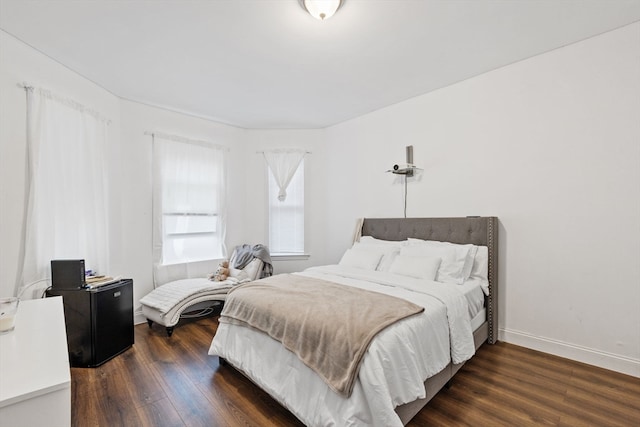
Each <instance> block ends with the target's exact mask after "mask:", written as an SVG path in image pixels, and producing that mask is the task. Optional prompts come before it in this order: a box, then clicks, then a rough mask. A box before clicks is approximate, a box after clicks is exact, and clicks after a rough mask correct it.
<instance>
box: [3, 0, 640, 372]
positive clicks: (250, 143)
mask: <svg viewBox="0 0 640 427" xmlns="http://www.w3.org/2000/svg"><path fill="white" fill-rule="evenodd" d="M19 3H24V4H26V5H27V6H26V9H21V8H18V9H17V12H20V13H19V14H18V15H17V16H15V15H10V12H11V11H15V10H16V9H13V8H16V7H18V6H16V5H18V4H19ZM45 3H46V2H10V1H2V3H0V19H1V21H0V23H1V28H2V30H3V31H1V32H0V43H1V45H0V85H1V86H0V93H1V94H2V96H1V100H0V114H1V116H0V121H1V122H2V126H1V129H0V150H1V151H0V185H1V187H0V201H1V207H0V209H2V211H1V216H0V218H1V221H0V236H2V239H1V242H0V252H1V256H0V293H1V294H2V295H3V296H4V295H13V294H14V293H15V291H16V284H17V276H18V264H19V250H18V249H19V248H20V246H21V241H22V236H21V230H22V223H23V217H24V205H25V194H26V193H25V192H26V190H25V188H24V187H25V174H26V171H25V167H24V165H25V162H26V159H25V156H26V142H25V140H26V137H25V127H26V125H25V108H26V106H25V96H24V91H23V90H21V89H20V88H18V87H17V84H18V83H20V82H28V83H30V84H33V85H36V86H42V87H46V88H48V89H51V90H54V91H56V92H58V93H60V94H62V95H64V96H67V97H69V98H73V99H75V100H77V101H78V102H80V103H82V104H85V105H89V106H91V107H92V108H93V109H96V110H98V111H100V112H101V113H102V114H103V115H104V116H106V117H108V118H109V119H110V120H111V121H112V124H111V127H110V135H111V136H112V139H111V140H110V142H111V144H112V145H111V152H110V156H109V161H108V165H109V176H110V181H109V184H110V187H111V193H110V194H111V197H110V199H109V201H110V207H109V211H110V212H111V215H110V216H109V220H110V224H109V225H110V229H112V230H113V232H112V234H111V235H110V242H111V246H110V255H111V265H110V272H112V273H114V274H122V275H126V276H129V277H132V278H133V279H134V283H135V289H134V300H135V301H138V300H139V299H140V298H141V297H142V296H144V295H145V294H146V293H148V292H149V291H150V290H151V289H152V287H153V285H152V268H151V266H152V253H151V227H150V221H151V163H150V159H151V152H150V140H149V137H148V136H147V135H145V132H149V131H164V132H170V133H173V134H178V135H183V136H188V137H193V138H199V139H205V140H210V141H214V142H216V143H218V144H222V145H226V146H228V147H230V152H229V154H230V155H229V157H230V159H229V162H230V163H229V170H230V171H231V172H230V177H229V185H230V188H229V193H230V194H233V195H235V196H234V197H229V201H228V208H227V209H228V222H227V236H228V242H227V245H228V247H233V246H234V245H236V244H240V243H242V242H253V241H264V240H265V238H266V219H264V212H265V206H266V203H267V200H266V196H265V192H264V191H263V189H264V186H265V184H264V179H265V167H264V161H263V159H262V158H261V157H260V156H259V155H257V154H256V152H257V151H260V150H264V149H266V148H270V147H281V146H285V147H288V146H297V147H301V148H304V149H306V150H308V151H311V152H312V153H311V154H310V155H309V158H308V162H307V163H306V164H305V166H306V168H307V169H306V176H307V181H306V187H305V198H306V218H305V220H306V224H307V227H306V230H305V241H306V245H307V247H306V249H307V251H308V253H309V254H310V255H311V256H310V258H309V259H308V260H297V261H276V262H275V268H276V270H277V271H280V272H286V271H298V270H301V269H303V268H306V267H309V266H312V265H321V264H329V263H335V262H336V261H337V260H338V259H339V257H340V256H341V254H342V253H343V252H344V250H345V249H346V248H347V247H348V246H349V243H350V239H351V235H352V232H353V229H354V227H355V222H356V218H359V217H400V216H402V214H403V188H402V185H401V183H399V182H396V181H395V180H394V179H393V177H392V176H390V174H386V173H385V170H387V169H389V168H390V167H391V166H392V164H393V163H400V162H402V161H403V159H404V148H405V146H407V145H413V146H414V149H415V162H416V164H417V165H418V166H420V167H421V168H423V169H424V171H423V173H422V175H421V177H420V179H419V180H416V181H414V182H410V183H409V186H408V198H407V202H408V203H407V204H408V207H407V216H409V217H420V216H422V217H427V216H428V217H440V216H465V215H495V216H497V217H498V218H499V220H500V236H501V237H500V239H501V242H500V243H501V251H502V252H501V269H502V270H501V276H500V277H501V285H502V293H501V300H500V301H499V305H500V310H501V313H502V317H501V324H500V336H501V340H504V341H506V342H509V343H513V344H517V345H522V346H525V347H528V348H532V349H536V350H541V351H544V352H548V353H551V354H556V355H560V356H563V357H567V358H570V359H574V360H578V361H582V362H586V363H589V364H593V365H596V366H601V367H604V368H607V369H611V370H614V371H618V372H623V373H627V374H630V375H634V376H640V333H639V328H640V306H639V304H640V286H638V284H639V283H640V263H639V262H638V259H639V258H640V243H639V242H640V187H639V186H640V184H639V183H640V152H639V151H640V144H638V141H639V140H640V129H639V127H638V117H639V115H640V81H639V79H638V75H639V74H640V64H639V61H638V54H637V52H638V51H639V50H640V37H639V33H640V23H639V22H638V19H640V13H639V12H638V2H633V1H630V2H625V1H621V2H615V4H616V7H612V6H609V4H610V2H606V4H607V6H603V4H605V2H587V3H588V4H589V5H591V6H592V7H593V8H594V9H593V10H592V11H591V14H588V16H590V17H591V18H592V20H593V19H594V17H596V18H598V19H602V21H605V19H604V17H601V16H600V15H599V14H601V15H603V16H607V15H606V12H607V11H611V10H614V11H616V10H618V11H621V12H620V13H619V16H622V18H619V19H620V20H619V21H616V22H617V23H616V24H615V25H612V26H611V27H604V28H600V29H598V30H596V31H595V32H593V33H590V34H585V35H583V36H582V37H579V38H577V39H576V40H573V41H572V42H571V43H566V45H562V46H556V47H554V48H551V49H547V50H546V51H544V52H540V53H539V54H535V55H530V57H527V58H522V60H519V61H517V62H513V63H508V64H503V65H502V66H500V67H494V68H491V69H487V70H484V72H482V73H478V74H477V75H474V76H469V78H466V79H460V81H456V82H451V83H450V84H448V85H446V86H443V87H440V88H438V89H437V90H433V91H430V92H428V93H424V94H421V95H419V96H415V97H412V98H410V99H406V100H404V101H402V102H398V103H393V105H385V106H384V107H383V108H379V109H376V111H372V112H367V113H366V114H360V115H358V116H354V117H350V118H349V119H348V120H346V119H345V120H344V121H341V122H340V123H332V124H331V125H326V126H317V125H315V126H305V127H301V128H299V129H284V128H282V126H278V125H273V126H266V125H260V126H246V125H238V126H233V125H228V124H224V123H222V122H220V121H219V120H218V121H216V120H211V119H210V118H207V117H204V118H203V117H197V112H191V113H192V114H185V113H181V112H180V110H184V111H187V107H186V106H185V107H180V106H178V107H175V106H171V105H168V107H170V108H159V107H154V106H152V105H149V104H152V103H151V102H138V101H136V100H135V99H137V98H138V97H137V95H136V92H135V91H134V90H133V89H131V92H127V93H122V94H119V93H116V92H111V91H110V88H108V87H101V86H100V85H97V84H95V83H93V82H92V81H91V79H89V78H87V76H83V75H82V73H78V72H77V70H76V68H77V67H76V65H77V66H79V64H74V63H65V62H62V61H60V62H58V61H56V60H55V59H52V57H49V56H47V55H46V53H47V51H46V47H47V44H43V45H42V46H41V47H40V48H39V49H38V47H39V46H38V45H36V44H35V42H33V44H32V43H29V41H28V40H25V41H26V43H25V41H20V38H21V37H20V35H19V34H14V32H15V33H18V32H19V31H20V30H19V28H20V26H23V27H25V28H26V27H27V25H28V24H29V22H34V23H36V24H37V23H39V22H41V21H45V22H46V21H47V18H46V17H47V16H48V15H53V16H55V14H54V13H53V10H49V9H48V8H47V6H45ZM56 3H57V6H58V7H62V6H63V5H64V4H65V2H56ZM289 3H292V4H290V5H289ZM363 3H366V2H357V1H353V2H350V1H347V2H346V3H345V6H344V8H343V9H341V10H340V11H339V12H338V13H337V14H336V16H334V17H332V18H331V20H330V21H327V22H325V23H324V24H333V25H334V26H335V27H337V26H339V25H340V21H339V19H341V18H343V19H347V18H349V19H355V17H353V14H355V13H356V12H355V11H356V10H357V9H358V8H361V7H364V6H363ZM428 3H429V2H428ZM486 3H487V4H491V3H494V2H486ZM563 3H564V4H565V5H567V4H569V3H573V2H563ZM245 4H250V2H249V3H246V2H245ZM274 4H275V5H278V7H279V8H280V10H282V11H283V15H282V17H281V18H280V19H283V20H284V19H305V21H304V22H305V23H307V24H309V25H312V24H316V23H315V22H309V21H306V18H307V17H306V16H305V15H303V14H302V13H299V12H300V8H299V6H298V5H297V4H296V1H291V2H284V1H283V2H274ZM283 4H284V5H286V6H284V5H283ZM598 5H599V7H600V8H601V9H600V10H599V9H598ZM67 7H70V6H69V5H68V4H67ZM289 7H290V8H291V9H294V10H292V11H289ZM496 7H498V6H496ZM567 7H569V6H567ZM627 8H628V9H627ZM17 12H16V13H17ZM81 12H83V13H87V14H89V15H88V16H95V15H96V14H98V13H100V9H99V8H98V6H97V5H93V6H87V7H86V10H82V11H81V10H78V9H76V13H81ZM561 12H562V10H558V16H560V17H566V16H567V15H562V13H561ZM564 13H568V12H567V11H564ZM61 15H62V14H61ZM612 15H614V16H616V15H615V14H613V13H612ZM570 16H571V15H570ZM29 17H31V18H29ZM18 18H20V20H19V21H14V19H18ZM58 18H59V19H63V18H64V16H58ZM165 19H166V20H165V21H161V22H163V23H164V24H166V25H168V24H170V23H172V22H174V21H172V20H170V19H168V18H166V17H165ZM274 19H275V18H274ZM612 19H613V18H612ZM5 20H6V21H5ZM576 20H577V19H576ZM62 22H64V21H62ZM88 22H89V21H88ZM104 22H107V20H105V21H104ZM382 22H384V21H382ZM123 25H124V24H123ZM271 25H273V26H274V27H275V28H278V26H279V25H281V21H277V20H276V21H274V22H273V23H272V24H271ZM297 25H300V26H301V27H302V25H303V24H297ZM342 25H344V24H342ZM558 26H559V28H560V29H562V28H563V24H562V23H559V24H558ZM145 28H147V27H145ZM312 28H314V29H315V30H316V31H318V29H317V28H318V27H317V26H315V27H312ZM329 28H331V27H329ZM339 28H341V27H339ZM568 28H572V27H571V26H569V25H568V24H567V29H568ZM84 31H90V29H89V28H85V29H84ZM256 31H257V30H256ZM297 31H302V28H297ZM60 33H61V34H65V33H64V32H62V31H60ZM543 33H544V34H546V32H545V31H544V30H543V29H542V26H541V27H539V28H537V29H534V30H532V34H535V35H536V37H542V34H543ZM47 34H49V33H42V34H40V36H41V37H44V38H46V37H47ZM67 35H68V36H69V37H71V36H72V34H71V33H69V34H67ZM152 36H153V34H149V35H148V37H152ZM52 37H53V36H52ZM59 37H61V36H59ZM532 37H533V36H532ZM56 40H58V42H56ZM71 40H72V39H62V38H59V39H56V38H55V37H53V38H52V39H51V41H53V42H54V43H52V44H53V45H54V46H55V45H56V44H60V45H64V44H65V43H69V44H70V43H71ZM42 43H44V42H42ZM334 43H336V44H339V41H334ZM70 45H71V44H70ZM32 46H33V47H32ZM71 46H73V45H71ZM386 48H387V51H388V52H389V55H391V56H392V57H395V56H394V49H395V48H394V46H386ZM39 50H41V51H42V52H44V53H45V54H43V53H42V52H40V51H39ZM137 53H140V52H137V51H131V52H130V53H129V54H130V55H131V56H133V55H135V54H137ZM54 58H55V57H54ZM102 59H103V60H105V61H109V59H110V58H108V57H106V58H102ZM164 60H166V61H172V60H173V59H172V58H164ZM107 63H108V62H107ZM112 69H113V68H112ZM119 72H120V69H119V68H116V69H115V70H114V71H113V74H114V75H117V74H119ZM144 75H145V74H144V73H142V74H140V75H136V76H131V77H130V79H125V80H127V83H128V85H130V87H131V88H135V87H136V86H141V85H144V84H145V81H144ZM186 79H187V77H185V76H184V75H175V76H172V79H171V80H169V81H168V83H167V92H173V91H181V90H182V87H181V86H182V84H185V80H186ZM310 84H311V82H310ZM375 90H376V91H379V90H380V88H379V87H376V88H375ZM334 95H335V94H334ZM263 96H264V99H263V101H262V102H264V103H269V102H270V101H273V100H274V99H276V98H278V95H277V94H274V93H270V94H269V93H267V94H265V95H263ZM407 98H409V97H407ZM315 102H316V101H315V100H314V101H313V102H310V103H309V104H310V105H315ZM171 107H172V108H171ZM462 153H464V154H462ZM238 171H243V173H239V172H238ZM256 213H259V214H256ZM136 307H138V304H136ZM603 313H604V315H603ZM137 321H143V319H139V318H137Z"/></svg>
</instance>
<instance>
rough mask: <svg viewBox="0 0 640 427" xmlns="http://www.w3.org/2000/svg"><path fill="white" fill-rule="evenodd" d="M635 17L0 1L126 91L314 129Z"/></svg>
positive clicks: (561, 0) (258, 0)
mask: <svg viewBox="0 0 640 427" xmlns="http://www.w3.org/2000/svg"><path fill="white" fill-rule="evenodd" d="M638 20H640V0H346V1H345V3H344V5H343V7H342V8H341V9H340V10H339V11H338V12H337V13H336V15H335V16H333V17H332V18H331V19H329V20H327V21H324V22H321V21H317V20H315V19H314V18H312V17H311V16H309V15H308V14H307V13H306V12H305V11H303V9H302V8H301V7H300V5H299V3H298V0H208V1H206V0H203V1H193V0H183V1H167V0H162V1H159V0H155V1H154V0H147V1H142V0H128V1H122V0H90V1H79V0H0V28H1V29H2V30H4V31H6V32H7V33H9V34H12V35H13V36H15V37H16V38H18V39H20V40H22V41H24V42H25V43H27V44H29V45H31V46H32V47H34V48H35V49H37V50H39V51H41V52H43V53H44V54H46V55H48V56H49V57H51V58H53V59H55V60H56V61H58V62H60V63H62V64H64V65H65V66H67V67H68V68H70V69H71V70H74V71H76V72H77V73H79V74H81V75H82V76H84V77H86V78H88V79H90V80H92V81H94V82H95V83H97V84H98V85H100V86H102V87H103V88H105V89H107V90H108V91H110V92H112V93H113V94H115V95H117V96H120V97H122V98H125V99H130V100H134V101H138V102H142V103H145V104H150V105H157V106H162V107H165V108H169V109H171V110H175V111H181V112H186V113H189V114H193V115H196V116H200V117H206V118H209V119H212V120H215V121H219V122H223V123H228V124H231V125H235V126H239V127H244V128H323V127H326V126H330V125H333V124H336V123H340V122H342V121H345V120H348V119H351V118H353V117H357V116H359V115H362V114H365V113H368V112H370V111H374V110H376V109H379V108H382V107H385V106H388V105H391V104H394V103H397V102H400V101H403V100H406V99H408V98H411V97H414V96H417V95H420V94H424V93H426V92H429V91H433V90H436V89H438V88H441V87H444V86H447V85H450V84H452V83H455V82H459V81H461V80H464V79H467V78H469V77H472V76H476V75H478V74H481V73H484V72H486V71H489V70H492V69H495V68H498V67H501V66H504V65H507V64H511V63H513V62H515V61H519V60H522V59H524V58H528V57H531V56H533V55H537V54H540V53H542V52H547V51H549V50H552V49H556V48H558V47H561V46H565V45H567V44H570V43H574V42H576V41H579V40H583V39H585V38H588V37H591V36H594V35H597V34H601V33H603V32H606V31H609V30H612V29H615V28H618V27H621V26H624V25H627V24H629V23H632V22H635V21H638Z"/></svg>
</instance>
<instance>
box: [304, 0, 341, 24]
mask: <svg viewBox="0 0 640 427" xmlns="http://www.w3.org/2000/svg"><path fill="white" fill-rule="evenodd" d="M300 3H301V4H302V6H303V7H304V9H305V10H306V11H307V12H309V14H310V15H311V16H313V17H314V18H316V19H319V20H321V21H324V20H325V19H327V18H331V17H332V16H333V14H334V13H336V11H337V10H338V9H340V6H342V3H344V0H300Z"/></svg>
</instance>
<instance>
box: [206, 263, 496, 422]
mask: <svg viewBox="0 0 640 427" xmlns="http://www.w3.org/2000/svg"><path fill="white" fill-rule="evenodd" d="M374 273H375V274H374ZM297 274H302V275H307V276H310V277H316V278H321V279H323V280H331V281H335V282H338V283H343V284H347V285H349V286H356V287H363V288H367V289H371V287H370V286H371V284H370V283H371V282H370V280H371V279H372V277H371V275H374V276H375V280H376V282H375V284H374V288H375V290H377V291H379V292H382V293H386V294H389V295H393V296H397V297H401V298H405V299H408V300H410V301H412V302H414V303H416V304H418V305H422V306H424V307H425V312H424V313H421V314H419V315H416V316H412V317H410V318H407V319H404V320H402V321H400V322H398V323H396V324H394V325H392V326H390V327H388V328H387V329H385V330H383V331H382V332H381V333H380V334H378V336H377V337H376V338H375V339H374V340H373V342H372V343H371V346H370V347H369V350H368V351H367V354H366V355H365V357H364V359H363V362H362V365H361V368H360V372H359V376H358V380H357V381H356V384H355V386H354V389H353V393H352V394H351V396H349V397H348V398H345V397H343V396H340V395H339V394H337V393H335V392H334V391H332V390H331V389H330V388H329V386H328V385H327V384H326V383H325V382H323V381H322V380H321V379H320V378H319V377H318V376H317V374H315V372H313V371H312V370H311V369H310V368H308V367H307V366H306V365H304V364H303V363H302V362H301V361H300V360H299V359H298V357H297V356H296V355H295V354H293V353H292V352H290V351H288V350H286V349H285V348H284V347H283V346H282V345H281V344H280V343H279V342H277V341H275V340H273V339H272V338H270V337H269V336H268V335H265V334H263V333H261V332H258V331H256V330H253V329H249V328H244V327H241V326H237V325H231V324H227V323H224V324H222V323H221V324H220V326H219V327H218V331H217V333H216V336H215V337H214V339H213V341H212V344H211V347H210V350H209V354H210V355H218V356H221V357H224V358H225V359H227V360H228V361H229V362H230V363H231V364H232V365H233V366H234V367H236V368H237V369H239V370H240V371H241V372H243V373H245V375H247V376H248V377H249V378H250V379H252V380H253V381H254V382H255V383H256V384H258V385H259V386H260V387H262V388H263V389H265V390H266V391H267V392H268V393H269V394H271V395H272V396H273V397H274V398H275V399H277V400H278V401H279V402H281V403H282V404H283V405H284V406H285V407H286V408H287V409H289V410H290V411H291V412H292V413H293V414H294V415H295V416H296V417H298V418H299V419H300V420H301V421H302V422H304V423H305V424H307V425H310V426H315V425H322V426H324V425H336V426H343V425H371V426H402V422H401V420H400V418H399V417H398V415H397V414H396V413H395V411H394V408H395V407H396V406H399V405H401V404H404V403H408V402H412V401H414V400H416V399H419V398H424V397H425V395H426V393H425V389H424V380H426V379H427V378H429V377H431V376H433V375H435V374H436V373H438V372H440V371H441V370H442V369H444V368H445V366H447V365H448V364H449V362H450V361H451V355H452V350H454V353H455V352H456V351H458V352H460V351H461V350H460V348H458V346H459V343H456V342H454V341H456V340H457V338H452V336H451V333H450V332H451V330H452V325H451V323H450V322H451V319H450V317H456V318H457V319H456V320H455V321H456V322H457V323H459V326H455V325H454V326H453V328H454V329H456V328H460V327H461V328H462V329H464V333H461V335H465V337H464V338H461V339H462V341H465V342H464V343H463V345H462V348H463V350H462V352H463V353H464V352H465V351H466V355H465V357H466V356H468V357H471V355H472V354H473V353H474V352H475V348H474V344H473V337H472V336H471V319H472V317H476V316H482V310H483V309H482V307H483V304H484V294H483V292H482V290H481V289H480V290H479V293H478V286H479V285H478V286H476V285H473V284H466V285H443V284H441V283H436V282H431V285H432V286H434V287H436V288H439V289H440V290H442V291H443V292H444V293H443V294H438V293H435V292H434V293H433V295H426V294H423V293H422V289H421V288H422V287H423V285H424V283H422V282H423V281H418V280H416V279H408V280H407V283H409V285H408V286H407V287H398V286H395V285H394V284H395V283H396V282H397V280H398V276H397V275H393V274H391V273H384V272H366V273H363V272H361V271H358V269H348V268H345V267H342V266H325V267H314V268H311V269H308V270H305V272H302V273H297ZM431 285H430V286H431ZM412 288H413V289H412ZM418 291H420V292H418ZM450 298H451V299H456V304H458V303H459V306H457V309H454V308H451V307H450V306H449V305H450V304H451V302H450V301H447V300H448V299H450ZM456 310H457V312H458V314H457V315H455V316H454V312H455V311H456ZM471 313H473V314H474V315H473V316H471ZM478 318H479V317H478ZM458 332H459V331H458ZM466 335H468V337H467V336H466ZM468 340H470V342H469V341H468ZM452 343H453V344H452ZM469 346H470V347H471V350H469ZM469 351H470V354H469ZM416 355H420V356H419V357H416ZM468 357H467V358H468ZM274 360H277V361H278V363H274V362H273V361H274Z"/></svg>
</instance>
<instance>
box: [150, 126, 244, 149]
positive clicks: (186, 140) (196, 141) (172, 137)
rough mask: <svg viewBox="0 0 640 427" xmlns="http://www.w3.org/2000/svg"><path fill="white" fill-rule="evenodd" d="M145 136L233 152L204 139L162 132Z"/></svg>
mask: <svg viewBox="0 0 640 427" xmlns="http://www.w3.org/2000/svg"><path fill="white" fill-rule="evenodd" d="M144 134H145V135H148V136H151V137H153V138H155V137H158V138H163V139H168V140H170V141H176V142H184V143H187V144H196V145H206V146H207V147H215V148H219V149H221V150H225V151H231V149H230V148H229V147H227V146H225V145H222V144H216V143H215V142H211V141H205V140H202V139H191V138H187V137H184V136H179V135H171V134H168V133H162V132H151V131H145V132H144Z"/></svg>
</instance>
